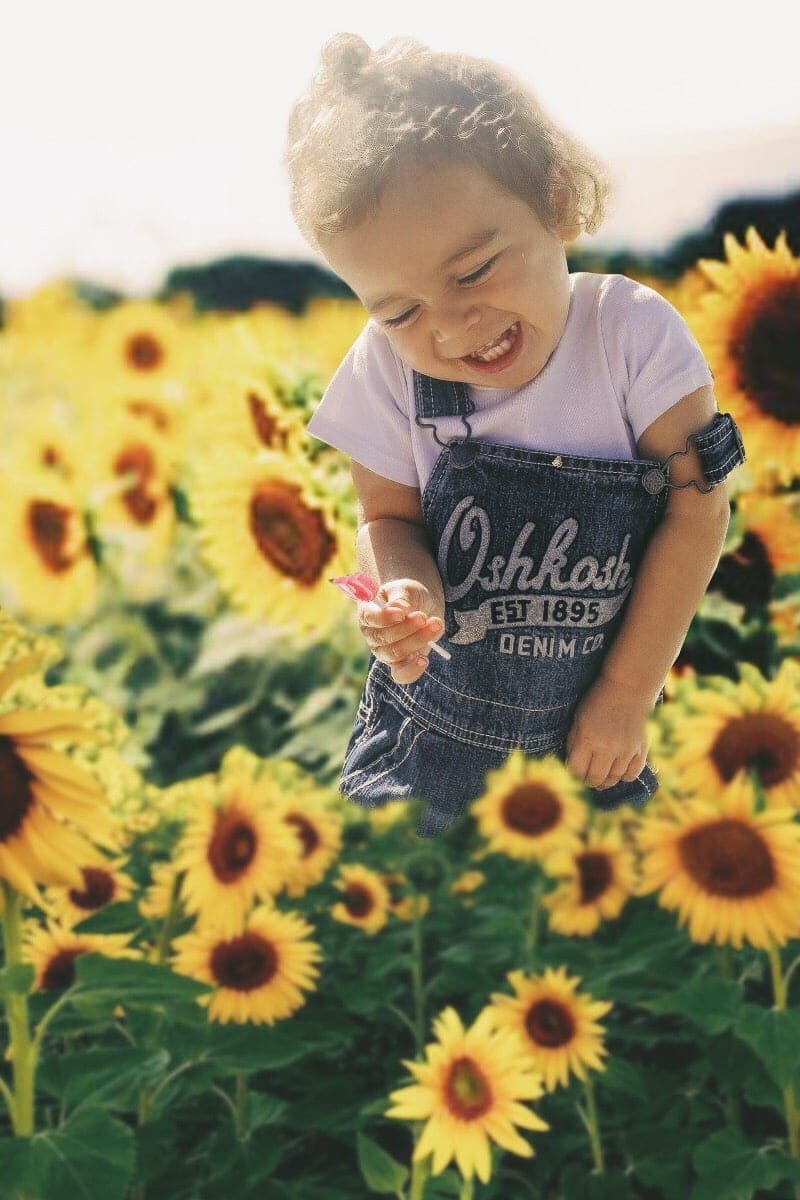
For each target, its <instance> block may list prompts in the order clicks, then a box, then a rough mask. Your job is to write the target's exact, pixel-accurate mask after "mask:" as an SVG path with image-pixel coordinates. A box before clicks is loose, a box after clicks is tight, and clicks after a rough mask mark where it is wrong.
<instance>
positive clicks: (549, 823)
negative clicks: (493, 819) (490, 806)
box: [503, 783, 562, 834]
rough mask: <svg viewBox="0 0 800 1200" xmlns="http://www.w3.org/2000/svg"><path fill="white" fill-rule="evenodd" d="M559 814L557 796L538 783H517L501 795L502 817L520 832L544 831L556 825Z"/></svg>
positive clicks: (560, 811)
mask: <svg viewBox="0 0 800 1200" xmlns="http://www.w3.org/2000/svg"><path fill="white" fill-rule="evenodd" d="M561 816H562V808H561V805H560V804H559V802H558V799H557V797H556V796H555V794H554V793H553V792H552V791H551V790H550V788H548V787H544V786H543V785H542V784H540V783H518V784H516V785H515V786H513V787H511V788H509V790H508V792H507V793H506V794H505V796H504V797H503V818H504V820H505V822H506V824H507V825H509V826H510V827H511V828H512V829H518V830H519V831H520V832H521V833H527V834H542V833H546V832H547V831H548V829H553V828H555V826H556V825H558V823H559V821H560V820H561Z"/></svg>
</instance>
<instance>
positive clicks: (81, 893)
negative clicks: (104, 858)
mask: <svg viewBox="0 0 800 1200" xmlns="http://www.w3.org/2000/svg"><path fill="white" fill-rule="evenodd" d="M122 864H123V860H122V859H119V860H117V861H116V862H109V863H105V864H104V865H102V866H101V865H99V864H97V863H93V864H91V865H89V866H81V868H80V870H81V874H82V876H83V884H82V886H81V887H79V888H75V887H71V888H67V887H60V888H56V887H51V888H49V889H48V899H49V900H50V902H51V908H52V911H53V913H54V915H55V916H56V917H57V918H58V920H59V921H60V922H61V924H62V925H66V926H69V927H72V926H73V925H79V924H80V922H81V921H85V920H87V919H88V918H89V917H91V916H93V915H94V914H95V913H96V912H99V911H100V909H102V908H107V907H108V906H109V905H111V904H119V903H120V902H121V901H122V900H129V899H130V897H131V895H132V893H133V891H134V888H135V887H136V882H135V880H133V879H132V878H131V877H130V875H126V874H125V872H124V871H123V870H122V869H121V868H122Z"/></svg>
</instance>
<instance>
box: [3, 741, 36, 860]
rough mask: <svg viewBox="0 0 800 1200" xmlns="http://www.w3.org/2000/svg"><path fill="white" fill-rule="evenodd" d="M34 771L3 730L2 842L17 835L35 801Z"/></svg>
mask: <svg viewBox="0 0 800 1200" xmlns="http://www.w3.org/2000/svg"><path fill="white" fill-rule="evenodd" d="M33 778H34V776H33V773H32V772H31V771H29V770H28V768H27V767H26V765H25V763H24V762H23V761H22V759H21V758H20V756H19V755H18V754H17V751H16V748H15V746H14V742H13V739H12V738H10V737H7V736H6V735H5V734H0V842H4V841H6V840H7V839H8V838H11V837H14V835H15V834H17V833H19V831H20V829H21V828H22V826H23V825H24V824H25V818H26V816H27V815H28V812H29V810H30V809H31V807H32V805H33V803H34V796H33V792H32V791H31V780H32V779H33Z"/></svg>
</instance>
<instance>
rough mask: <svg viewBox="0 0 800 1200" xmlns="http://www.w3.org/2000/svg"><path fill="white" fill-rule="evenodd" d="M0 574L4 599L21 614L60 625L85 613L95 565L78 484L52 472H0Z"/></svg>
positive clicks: (91, 604) (93, 595)
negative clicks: (1, 514)
mask: <svg viewBox="0 0 800 1200" xmlns="http://www.w3.org/2000/svg"><path fill="white" fill-rule="evenodd" d="M0 508H2V512H3V520H2V521H0V574H2V590H3V592H4V594H5V596H6V603H7V604H8V606H9V607H10V608H12V609H13V610H14V612H16V613H18V614H19V615H21V616H24V617H25V618H26V619H28V620H31V621H35V622H40V623H42V624H47V625H64V624H68V623H69V622H71V621H74V620H76V619H77V618H79V617H81V616H83V615H85V614H87V613H89V612H90V611H91V610H92V609H93V608H94V605H95V602H96V597H97V583H98V579H97V567H96V565H95V561H94V558H93V557H92V554H91V551H90V548H89V543H88V531H87V528H86V524H85V521H84V515H83V511H82V507H81V499H80V494H79V492H78V490H77V488H76V487H75V486H74V485H73V484H71V483H68V482H67V481H66V480H65V479H63V478H61V477H60V476H59V475H58V474H56V473H55V472H54V471H45V470H40V471H37V472H30V473H28V472H25V471H23V470H22V468H21V467H20V469H18V470H16V469H15V470H13V471H11V472H10V473H8V474H5V475H4V476H3V477H0Z"/></svg>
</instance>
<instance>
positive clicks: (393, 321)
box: [384, 254, 500, 326]
mask: <svg viewBox="0 0 800 1200" xmlns="http://www.w3.org/2000/svg"><path fill="white" fill-rule="evenodd" d="M499 257H500V255H499V254H495V255H494V257H493V258H490V259H489V261H488V262H485V263H484V264H483V266H482V267H478V269H477V271H473V272H472V274H471V275H464V276H462V278H461V279H459V281H458V282H459V283H474V282H475V280H477V279H482V278H483V276H484V275H485V274H486V272H487V271H488V270H489V267H491V266H492V264H493V263H495V262H496V261H497V259H498V258H499ZM413 311H414V309H413V308H409V309H408V310H407V311H406V312H404V313H401V314H400V316H399V317H391V318H389V320H387V321H384V325H391V326H395V325H399V324H400V323H401V322H402V321H405V319H406V317H408V316H410V315H411V313H413Z"/></svg>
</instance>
